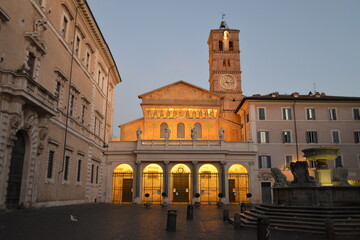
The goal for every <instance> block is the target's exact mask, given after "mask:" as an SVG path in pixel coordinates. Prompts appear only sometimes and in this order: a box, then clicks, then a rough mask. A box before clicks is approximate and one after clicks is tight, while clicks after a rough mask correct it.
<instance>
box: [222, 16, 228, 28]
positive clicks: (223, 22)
mask: <svg viewBox="0 0 360 240" xmlns="http://www.w3.org/2000/svg"><path fill="white" fill-rule="evenodd" d="M225 16H226V14H225V13H221V23H220V29H229V27H228V25H227V24H226V22H225V20H224V17H225Z"/></svg>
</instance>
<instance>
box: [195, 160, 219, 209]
mask: <svg viewBox="0 0 360 240" xmlns="http://www.w3.org/2000/svg"><path fill="white" fill-rule="evenodd" d="M218 175H219V174H218V170H217V168H216V167H215V166H214V165H212V164H204V165H202V166H201V167H200V169H199V183H200V185H199V186H200V202H202V203H208V204H211V203H216V202H217V201H218V196H217V195H218V193H219V181H218Z"/></svg>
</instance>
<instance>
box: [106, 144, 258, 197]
mask: <svg viewBox="0 0 360 240" xmlns="http://www.w3.org/2000/svg"><path fill="white" fill-rule="evenodd" d="M106 154H107V156H108V161H109V162H108V164H109V168H108V174H107V175H108V179H107V182H109V183H110V182H112V186H108V189H107V191H106V192H108V193H111V194H108V195H107V196H106V201H107V202H113V203H115V204H119V203H136V204H140V203H142V202H145V201H152V202H153V203H161V202H166V203H173V204H174V203H175V204H176V203H193V202H195V201H200V202H201V203H203V204H214V203H216V202H218V201H220V198H219V196H218V194H219V193H222V194H223V196H224V198H222V199H221V201H223V202H224V203H232V202H233V203H238V202H239V201H246V200H247V199H246V193H248V192H250V191H251V190H250V189H251V180H250V179H251V177H252V176H251V174H249V173H250V172H251V168H252V166H253V163H254V161H255V156H256V151H255V147H254V145H253V144H252V143H251V142H225V141H220V140H219V141H215V140H213V141H207V140H198V141H185V140H184V141H174V140H166V141H160V140H151V141H150V140H138V141H134V142H112V143H111V144H110V148H109V150H108V151H107V153H106ZM240 176H241V180H240ZM129 184H130V185H129ZM126 186H127V187H126ZM129 192H130V193H129ZM146 193H148V194H149V197H145V194H146ZM196 193H199V194H200V197H199V199H197V198H196V197H195V195H196ZM129 194H130V196H131V197H129Z"/></svg>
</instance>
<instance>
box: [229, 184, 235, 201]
mask: <svg viewBox="0 0 360 240" xmlns="http://www.w3.org/2000/svg"><path fill="white" fill-rule="evenodd" d="M234 189H235V179H229V202H235V196H236V191H234Z"/></svg>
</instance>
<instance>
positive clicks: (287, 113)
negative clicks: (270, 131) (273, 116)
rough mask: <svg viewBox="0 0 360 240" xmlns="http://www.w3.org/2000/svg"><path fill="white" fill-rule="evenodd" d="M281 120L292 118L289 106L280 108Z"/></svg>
mask: <svg viewBox="0 0 360 240" xmlns="http://www.w3.org/2000/svg"><path fill="white" fill-rule="evenodd" d="M282 114H283V120H292V113H291V108H283V109H282Z"/></svg>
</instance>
